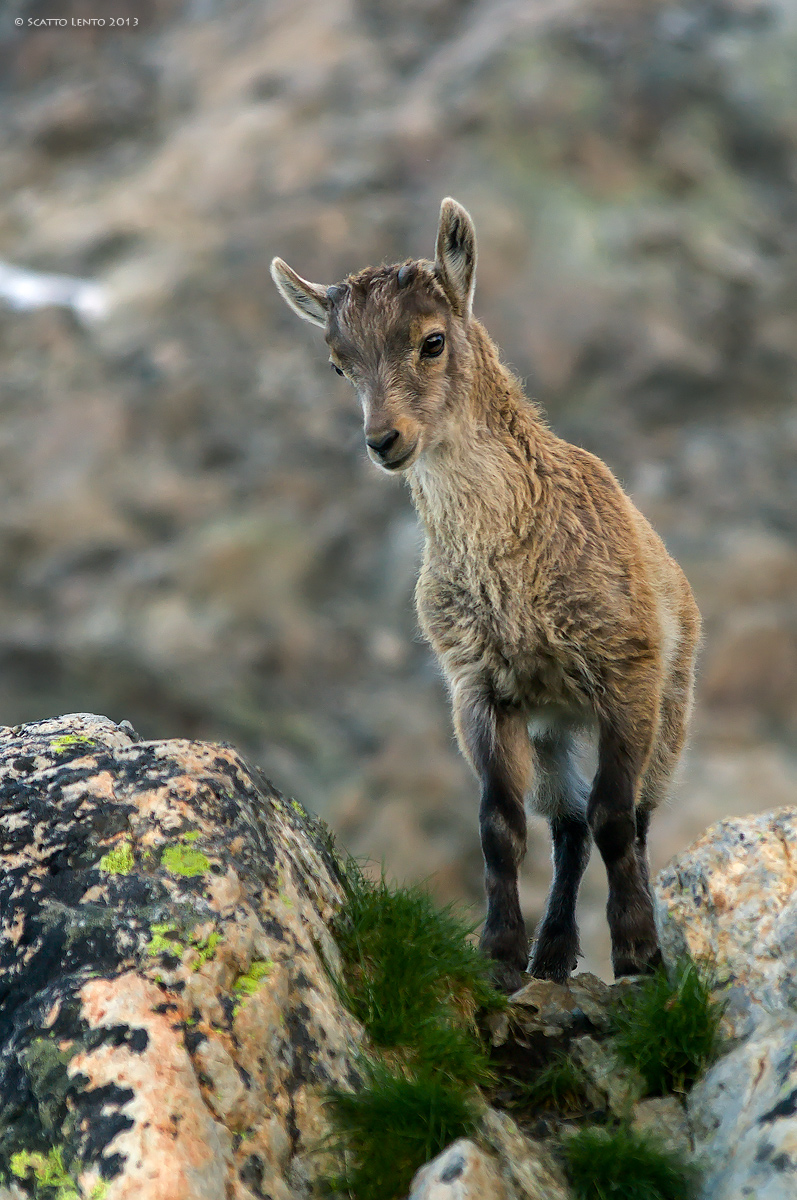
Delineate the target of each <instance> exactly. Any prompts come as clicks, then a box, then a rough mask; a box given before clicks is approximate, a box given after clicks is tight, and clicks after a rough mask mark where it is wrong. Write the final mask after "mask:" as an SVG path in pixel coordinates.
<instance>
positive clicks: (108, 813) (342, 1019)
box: [0, 714, 797, 1200]
mask: <svg viewBox="0 0 797 1200" xmlns="http://www.w3.org/2000/svg"><path fill="white" fill-rule="evenodd" d="M796 846H797V811H794V810H781V811H780V812H779V813H775V814H770V815H767V816H760V817H754V818H749V819H747V820H744V821H733V822H723V823H721V824H720V825H718V826H716V827H715V828H714V829H712V830H710V831H709V832H708V833H707V834H706V835H705V836H704V837H703V838H702V839H701V840H700V841H699V842H697V843H696V844H695V846H693V847H692V848H691V849H690V850H689V851H687V852H686V853H685V854H684V855H682V856H681V857H680V858H679V859H678V860H676V861H675V862H674V863H673V864H672V865H671V866H670V867H669V868H668V869H667V871H665V872H664V873H663V875H662V876H661V877H660V879H659V881H658V884H657V900H658V905H659V918H660V925H661V933H662V942H663V947H664V951H665V956H666V957H668V959H669V960H670V961H674V959H675V958H676V957H677V956H679V955H682V954H683V952H684V950H686V951H688V952H689V953H691V955H692V956H693V957H695V958H696V959H698V960H700V961H701V962H702V963H703V964H704V965H705V966H706V967H707V968H708V969H710V970H711V971H712V972H713V977H714V979H715V981H716V987H717V991H718V993H720V992H721V993H722V995H723V997H724V998H725V999H726V1000H727V1002H728V1003H727V1008H726V1015H725V1018H724V1036H725V1043H724V1051H725V1052H724V1054H723V1055H722V1057H721V1058H720V1059H719V1061H718V1062H716V1063H715V1065H714V1066H712V1067H711V1068H710V1069H709V1070H708V1072H707V1073H706V1074H705V1075H704V1076H703V1078H702V1079H701V1080H700V1081H699V1082H698V1084H697V1085H696V1086H695V1087H694V1089H693V1090H692V1092H691V1094H690V1095H689V1097H688V1101H687V1102H686V1104H684V1103H683V1102H682V1100H681V1099H679V1098H677V1097H658V1098H649V1099H646V1100H639V1090H638V1088H636V1087H635V1084H634V1080H633V1078H632V1077H631V1076H630V1075H629V1074H628V1072H625V1073H624V1072H623V1071H622V1070H621V1069H620V1068H619V1067H618V1065H617V1063H616V1061H615V1060H614V1059H613V1058H612V1055H611V1050H610V1043H609V1042H608V1041H607V1034H608V1030H609V1026H610V1021H609V1016H608V1014H609V1013H610V1012H611V1010H612V1007H613V1006H614V1005H616V1002H617V997H618V995H620V994H621V993H622V992H623V990H624V989H627V988H628V987H629V986H631V987H633V985H628V984H625V985H611V986H610V985H607V984H604V983H602V982H601V981H600V980H597V979H595V978H594V977H592V976H585V975H582V976H580V977H577V978H576V979H575V980H574V981H573V982H572V984H571V985H570V986H569V987H559V986H557V985H554V984H547V983H541V982H539V981H531V982H530V983H529V984H528V985H527V986H526V987H525V988H524V989H522V990H521V992H519V993H518V994H517V995H516V996H515V997H513V1000H512V1003H511V1004H510V1008H509V1010H508V1011H507V1012H506V1013H498V1014H493V1016H492V1017H491V1018H490V1022H489V1028H488V1029H487V1030H486V1032H487V1034H488V1037H489V1040H490V1042H491V1043H492V1053H493V1059H494V1064H495V1067H496V1073H497V1083H496V1086H495V1087H494V1089H493V1091H492V1093H491V1094H490V1095H489V1096H488V1100H489V1105H487V1106H486V1107H485V1110H484V1114H483V1117H482V1120H481V1122H480V1125H479V1127H478V1130H476V1132H475V1133H474V1135H473V1137H472V1138H470V1139H461V1140H460V1141H459V1142H456V1143H454V1144H453V1145H452V1146H450V1147H449V1148H448V1149H447V1150H446V1151H445V1152H444V1154H443V1155H442V1156H440V1157H439V1158H438V1159H436V1160H434V1161H433V1162H431V1163H429V1164H428V1165H427V1166H426V1167H424V1168H423V1169H422V1170H421V1171H420V1172H419V1173H418V1175H417V1177H416V1179H415V1181H414V1183H413V1186H412V1196H413V1197H414V1198H415V1197H417V1198H418V1200H420V1198H421V1197H423V1198H428V1200H431V1198H432V1197H434V1198H435V1200H466V1198H467V1197H473V1198H474V1200H475V1198H476V1197H477V1196H478V1197H479V1200H554V1198H555V1200H567V1198H568V1196H569V1195H570V1193H569V1192H568V1189H567V1184H566V1182H565V1180H564V1177H563V1175H562V1173H561V1170H560V1167H559V1165H558V1164H557V1162H556V1160H555V1157H554V1156H552V1155H551V1154H550V1152H549V1149H548V1146H547V1145H546V1143H549V1141H550V1138H551V1137H552V1136H553V1135H554V1134H555V1133H556V1132H557V1126H558V1125H561V1114H560V1115H558V1116H557V1115H551V1114H547V1115H546V1113H545V1112H544V1111H539V1112H537V1113H533V1114H532V1116H531V1117H528V1113H527V1114H526V1118H524V1119H523V1120H521V1119H520V1118H518V1119H517V1120H515V1119H513V1115H512V1114H513V1112H514V1115H515V1117H517V1111H516V1107H517V1092H516V1087H515V1085H516V1082H517V1080H518V1079H519V1078H520V1079H521V1080H522V1079H523V1077H524V1073H525V1075H526V1076H528V1077H529V1078H530V1079H532V1078H533V1075H534V1072H535V1071H536V1070H537V1069H538V1067H539V1066H540V1064H542V1063H544V1062H545V1061H546V1060H550V1059H551V1058H552V1056H555V1055H557V1054H560V1053H565V1054H567V1055H568V1056H569V1059H570V1060H571V1061H573V1062H575V1063H576V1064H577V1066H578V1069H579V1071H580V1072H581V1077H582V1078H583V1080H585V1081H586V1083H585V1090H584V1094H583V1096H582V1097H581V1099H580V1100H579V1101H578V1103H579V1104H581V1105H586V1106H587V1107H589V1108H590V1110H592V1111H593V1112H594V1113H597V1114H598V1118H599V1120H602V1121H608V1122H611V1121H612V1120H613V1119H614V1117H619V1116H621V1115H622V1116H623V1117H624V1118H626V1119H627V1118H628V1116H629V1113H630V1114H631V1119H632V1121H633V1124H634V1126H635V1127H637V1128H650V1127H655V1128H656V1130H657V1131H658V1132H659V1134H660V1135H663V1136H664V1137H665V1139H666V1140H667V1141H668V1142H669V1143H670V1145H671V1146H673V1147H675V1148H676V1149H677V1150H678V1152H679V1153H682V1154H683V1155H685V1156H687V1157H693V1156H695V1155H696V1156H697V1158H698V1159H699V1161H700V1163H701V1166H702V1183H701V1185H700V1186H701V1191H700V1195H701V1200H737V1198H739V1197H743V1196H756V1197H759V1198H760V1200H780V1198H781V1197H782V1198H783V1200H785V1198H786V1197H793V1196H794V1195H795V1194H797V1150H795V1147H797V1059H795V1054H794V1047H795V1045H797V1010H796V1009H795V991H794V978H795V967H796V966H797V963H796V962H795V959H797V948H796V947H797V938H796V937H795V932H797V898H796V896H795V893H796V892H797V888H796V887H795V885H796V884H797V851H795V847H796ZM0 859H1V860H2V868H3V869H2V875H0V913H1V914H2V921H1V924H0V1200H22V1198H24V1197H31V1196H33V1197H37V1198H39V1197H41V1198H42V1200H52V1198H55V1197H58V1200H127V1198H132V1197H136V1198H137V1200H259V1198H266V1197H268V1198H269V1200H304V1198H306V1197H309V1196H310V1195H312V1194H314V1193H315V1192H316V1191H317V1184H318V1181H319V1179H320V1178H321V1176H322V1175H323V1174H324V1172H325V1170H326V1169H327V1167H328V1164H327V1162H326V1150H325V1137H326V1135H327V1133H328V1125H327V1112H326V1109H325V1102H324V1097H325V1092H326V1091H327V1089H329V1088H330V1087H337V1088H344V1089H346V1088H356V1087H357V1086H358V1083H359V1078H358V1070H357V1062H358V1057H357V1055H358V1049H359V1048H360V1047H361V1046H362V1043H363V1031H362V1028H361V1027H360V1026H359V1025H358V1023H357V1022H356V1021H355V1020H354V1019H353V1017H352V1016H351V1015H350V1014H349V1013H348V1012H347V1011H346V1009H345V1008H344V1007H343V1005H342V1004H341V1002H340V1000H339V998H338V995H337V993H336V991H335V988H334V987H333V985H332V984H331V982H330V972H332V973H333V974H334V973H335V971H336V970H339V966H340V964H339V955H338V950H337V947H336V945H335V942H334V939H333V936H332V934H331V932H330V925H331V921H332V918H333V917H334V915H335V913H336V911H337V910H338V908H339V906H340V904H341V903H342V901H343V896H344V890H343V875H342V869H341V864H340V862H339V860H338V858H337V856H336V854H335V851H334V849H333V847H332V845H331V843H330V839H329V837H328V835H327V834H326V831H325V830H324V828H323V826H322V825H321V824H320V823H318V822H317V821H316V820H315V819H314V818H312V817H311V816H310V815H309V814H308V813H307V812H305V810H304V809H303V808H302V807H301V805H299V804H298V803H297V802H296V801H293V800H287V799H285V798H284V797H282V796H281V795H280V794H279V793H277V792H276V791H275V790H274V789H273V788H272V787H271V786H270V785H269V784H268V782H267V781H266V780H265V779H263V778H262V777H261V776H260V775H259V774H258V773H257V772H256V771H254V770H252V769H251V768H250V767H248V766H247V765H246V764H245V763H244V762H243V760H242V759H241V758H240V757H239V755H238V754H237V753H236V752H235V751H234V750H233V749H231V748H230V747H227V746H221V745H216V746H213V745H206V744H202V743H195V742H187V741H169V742H142V741H140V740H139V739H138V738H137V736H136V734H135V732H134V731H133V730H132V729H131V728H130V727H129V726H126V725H124V724H123V725H115V724H113V723H112V722H111V721H109V720H107V719H105V718H102V717H94V716H88V715H82V714H78V715H73V716H69V717H64V718H60V719H57V720H49V721H41V722H37V723H34V724H31V725H26V726H21V727H17V728H14V729H4V730H2V731H0ZM513 1080H514V1081H515V1082H513ZM3 1180H4V1181H5V1182H4V1183H3Z"/></svg>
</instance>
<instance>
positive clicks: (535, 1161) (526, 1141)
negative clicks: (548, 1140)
mask: <svg viewBox="0 0 797 1200" xmlns="http://www.w3.org/2000/svg"><path fill="white" fill-rule="evenodd" d="M478 1140H479V1142H480V1144H481V1145H482V1147H483V1148H485V1149H486V1150H489V1151H491V1152H492V1153H494V1154H495V1155H496V1156H497V1161H498V1171H499V1173H500V1176H501V1179H502V1180H503V1183H504V1187H505V1189H506V1192H507V1195H508V1196H509V1197H517V1200H568V1197H569V1195H570V1193H569V1190H568V1188H567V1185H566V1183H565V1180H564V1176H563V1175H562V1172H561V1169H560V1167H559V1165H558V1164H557V1163H556V1162H555V1161H554V1158H553V1156H552V1155H551V1153H550V1151H549V1150H548V1148H547V1147H546V1146H544V1145H543V1144H542V1143H541V1142H539V1141H537V1140H536V1139H533V1138H530V1137H526V1136H525V1134H523V1133H521V1131H520V1129H518V1127H517V1125H516V1123H515V1122H514V1121H513V1120H512V1118H511V1117H510V1116H509V1115H508V1114H507V1113H505V1112H499V1111H498V1110H497V1109H495V1108H488V1109H487V1111H486V1113H485V1114H484V1116H483V1117H482V1119H481V1121H480V1123H479V1129H478Z"/></svg>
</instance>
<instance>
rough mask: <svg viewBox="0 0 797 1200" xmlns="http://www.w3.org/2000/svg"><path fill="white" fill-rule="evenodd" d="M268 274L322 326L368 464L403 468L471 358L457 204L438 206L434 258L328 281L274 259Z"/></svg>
mask: <svg viewBox="0 0 797 1200" xmlns="http://www.w3.org/2000/svg"><path fill="white" fill-rule="evenodd" d="M271 275H272V278H273V280H274V282H275V283H276V285H277V288H278V289H279V292H280V295H281V296H282V298H283V299H284V300H285V302H286V304H287V305H288V306H289V307H290V308H292V309H293V311H294V312H295V313H296V314H297V315H298V316H300V317H301V318H302V319H303V320H305V321H310V322H312V324H314V325H318V326H319V327H320V328H321V329H323V330H324V336H325V338H326V342H327V345H328V346H329V356H330V362H331V364H332V366H333V367H334V368H335V370H336V371H337V372H338V374H339V375H345V376H346V378H347V379H349V380H350V381H351V383H352V384H353V385H354V387H355V388H356V390H357V395H358V398H359V400H360V404H361V405H362V409H363V415H364V430H365V442H366V445H367V447H368V454H369V456H370V457H371V459H372V461H373V462H375V463H376V464H377V465H378V466H380V467H382V468H384V470H386V471H390V472H398V471H402V470H406V469H407V467H410V466H412V465H413V463H415V462H417V460H418V458H419V457H420V456H421V455H422V454H424V453H428V452H429V451H430V450H432V449H433V448H434V447H435V445H437V444H439V443H440V442H441V441H442V440H443V439H445V437H446V434H447V432H448V431H449V429H451V428H453V425H454V421H455V416H456V409H457V403H456V402H457V397H458V396H461V394H462V388H463V386H466V384H467V380H468V379H469V377H470V372H471V364H472V351H471V349H470V345H469V342H468V338H467V330H468V324H469V321H470V317H471V305H472V301H473V288H474V284H475V282H476V235H475V232H474V229H473V221H472V220H471V218H470V215H469V214H468V213H467V212H466V210H465V209H464V208H463V207H462V205H461V204H457V202H456V200H451V199H450V198H449V199H446V200H444V201H443V203H442V205H441V208H440V222H439V225H438V230H437V245H436V251H435V260H434V262H430V261H428V260H426V259H420V260H417V261H412V260H409V261H407V262H405V263H401V264H397V265H394V266H383V267H368V268H366V269H365V270H364V271H360V272H359V273H358V274H356V275H350V276H348V278H346V279H345V280H344V281H343V283H339V284H335V285H334V286H332V287H324V286H322V285H320V284H317V283H310V282H309V281H308V280H306V279H302V277H301V276H300V275H297V274H296V272H295V271H294V270H292V269H291V268H290V267H289V266H288V264H287V263H286V262H283V260H282V259H281V258H275V259H274V260H273V262H272V264H271Z"/></svg>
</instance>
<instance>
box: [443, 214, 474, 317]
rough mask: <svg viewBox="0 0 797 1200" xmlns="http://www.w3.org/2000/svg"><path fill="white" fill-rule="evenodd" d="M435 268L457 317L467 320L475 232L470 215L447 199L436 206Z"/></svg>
mask: <svg viewBox="0 0 797 1200" xmlns="http://www.w3.org/2000/svg"><path fill="white" fill-rule="evenodd" d="M435 266H436V267H437V270H438V273H439V274H440V277H441V279H442V281H443V285H444V287H445V288H446V291H447V292H449V293H450V295H451V296H452V298H453V299H454V300H455V301H456V305H457V308H458V310H459V312H460V315H461V316H463V317H465V319H467V318H468V317H469V316H470V310H471V306H472V304H473V289H474V287H475V286H476V231H475V229H474V228H473V221H472V220H471V216H470V213H469V212H468V211H467V209H464V208H463V207H462V205H461V204H457V202H456V200H452V199H451V197H450V196H447V197H446V199H445V200H444V201H443V203H442V204H441V205H440V224H439V225H438V227H437V247H436V253H435Z"/></svg>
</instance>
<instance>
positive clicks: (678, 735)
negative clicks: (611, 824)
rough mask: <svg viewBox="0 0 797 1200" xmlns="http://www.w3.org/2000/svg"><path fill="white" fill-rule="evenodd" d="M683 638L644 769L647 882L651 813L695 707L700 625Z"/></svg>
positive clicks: (642, 847)
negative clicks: (693, 703)
mask: <svg viewBox="0 0 797 1200" xmlns="http://www.w3.org/2000/svg"><path fill="white" fill-rule="evenodd" d="M691 633H692V636H690V637H688V638H686V639H685V640H684V643H683V645H682V646H681V649H680V653H679V655H678V657H677V659H676V661H675V663H674V665H673V667H672V668H671V671H670V676H669V679H668V681H667V685H666V687H665V692H664V697H663V700H662V706H661V720H660V722H659V729H658V737H657V739H656V744H655V746H654V747H653V750H652V752H651V755H650V760H649V762H648V765H647V767H646V769H645V775H644V778H643V780H642V787H641V788H640V793H639V802H638V804H637V810H636V827H637V830H636V852H637V858H638V859H639V865H640V869H641V871H642V874H643V876H644V878H645V881H646V883H647V882H648V880H649V866H648V852H647V835H648V828H649V826H650V818H651V814H652V812H653V810H654V808H656V807H657V806H658V805H659V804H660V803H661V801H662V800H664V799H665V797H666V795H667V792H668V790H669V787H670V781H671V779H672V776H673V773H674V772H675V769H676V767H677V765H678V760H679V758H680V756H681V751H682V750H683V745H684V741H685V739H686V727H687V724H688V721H689V714H690V710H691V707H692V687H693V674H694V665H693V664H694V655H695V644H696V641H697V629H696V628H694V630H692V631H691Z"/></svg>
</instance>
